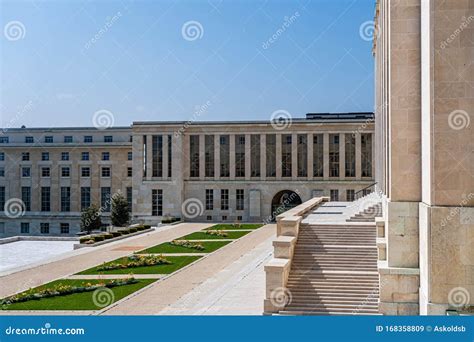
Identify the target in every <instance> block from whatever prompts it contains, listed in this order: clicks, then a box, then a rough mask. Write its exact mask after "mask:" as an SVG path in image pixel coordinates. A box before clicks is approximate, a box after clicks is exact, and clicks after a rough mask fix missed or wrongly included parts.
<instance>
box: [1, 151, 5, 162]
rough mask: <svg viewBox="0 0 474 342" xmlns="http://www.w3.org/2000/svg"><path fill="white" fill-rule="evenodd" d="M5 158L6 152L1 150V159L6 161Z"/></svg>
mask: <svg viewBox="0 0 474 342" xmlns="http://www.w3.org/2000/svg"><path fill="white" fill-rule="evenodd" d="M4 160H5V153H4V152H0V161H4Z"/></svg>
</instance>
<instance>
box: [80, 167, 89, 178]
mask: <svg viewBox="0 0 474 342" xmlns="http://www.w3.org/2000/svg"><path fill="white" fill-rule="evenodd" d="M90 176H91V168H90V167H81V177H90Z"/></svg>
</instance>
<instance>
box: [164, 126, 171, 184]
mask: <svg viewBox="0 0 474 342" xmlns="http://www.w3.org/2000/svg"><path fill="white" fill-rule="evenodd" d="M170 162H171V161H169V160H168V134H163V179H168V163H170Z"/></svg>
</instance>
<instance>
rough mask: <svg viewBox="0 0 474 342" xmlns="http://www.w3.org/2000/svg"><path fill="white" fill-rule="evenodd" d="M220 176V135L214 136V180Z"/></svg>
mask: <svg viewBox="0 0 474 342" xmlns="http://www.w3.org/2000/svg"><path fill="white" fill-rule="evenodd" d="M220 176H221V140H220V135H219V134H215V135H214V179H215V180H218V179H219V178H220Z"/></svg>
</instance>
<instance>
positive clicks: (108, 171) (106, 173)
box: [101, 167, 110, 178]
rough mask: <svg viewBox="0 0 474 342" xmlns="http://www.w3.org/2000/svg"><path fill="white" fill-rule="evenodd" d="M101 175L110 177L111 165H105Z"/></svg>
mask: <svg viewBox="0 0 474 342" xmlns="http://www.w3.org/2000/svg"><path fill="white" fill-rule="evenodd" d="M101 176H102V177H104V178H109V177H110V167H103V168H102V173H101Z"/></svg>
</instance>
